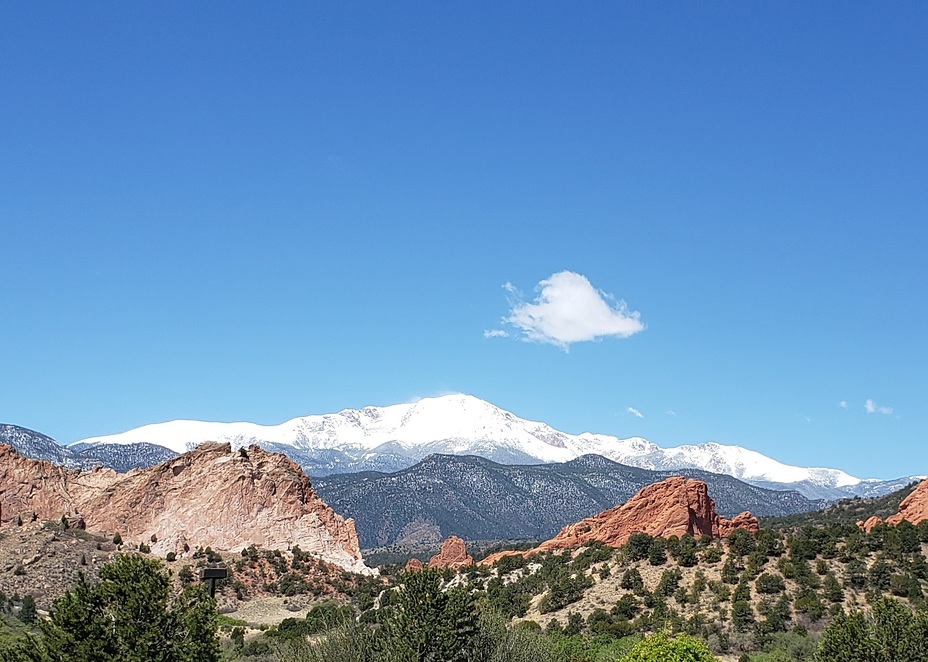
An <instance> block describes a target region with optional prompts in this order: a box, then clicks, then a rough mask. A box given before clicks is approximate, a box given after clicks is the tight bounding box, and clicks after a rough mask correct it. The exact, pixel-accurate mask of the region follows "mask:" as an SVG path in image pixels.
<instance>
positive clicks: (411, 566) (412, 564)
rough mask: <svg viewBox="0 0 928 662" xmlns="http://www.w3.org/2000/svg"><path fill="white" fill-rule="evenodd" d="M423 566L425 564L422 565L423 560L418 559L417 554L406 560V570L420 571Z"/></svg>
mask: <svg viewBox="0 0 928 662" xmlns="http://www.w3.org/2000/svg"><path fill="white" fill-rule="evenodd" d="M423 567H424V566H423V565H422V561H420V560H419V559H417V558H416V557H415V556H414V557H412V558H411V559H409V560H408V561H406V572H418V571H419V570H422V568H423Z"/></svg>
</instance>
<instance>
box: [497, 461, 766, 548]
mask: <svg viewBox="0 0 928 662" xmlns="http://www.w3.org/2000/svg"><path fill="white" fill-rule="evenodd" d="M739 528H743V529H747V530H748V531H752V532H753V531H757V530H758V522H757V518H756V517H753V516H751V514H750V513H746V512H745V513H741V514H740V515H738V516H736V517H735V518H734V519H732V520H728V519H725V518H724V517H719V515H718V514H716V512H715V503H714V502H713V501H712V499H711V497H710V496H709V490H708V488H707V487H706V484H705V483H704V482H702V481H701V480H695V479H686V478H683V477H681V476H675V477H673V478H668V479H666V480H663V481H661V482H659V483H654V484H652V485H648V486H647V487H645V488H643V489H642V490H640V491H639V492H638V493H637V494H636V495H635V496H633V497H632V498H631V499H629V500H628V501H627V502H625V503H624V504H622V505H620V506H616V507H614V508H610V509H608V510H605V511H603V512H601V513H599V514H598V515H594V516H593V517H587V518H586V519H583V520H580V521H579V522H576V523H574V524H568V525H567V526H565V527H564V528H563V529H561V532H560V533H558V534H557V535H556V536H555V537H554V538H552V539H551V540H546V541H545V542H543V543H541V544H540V545H539V546H538V547H536V548H534V549H531V550H528V551H527V552H518V553H521V554H523V555H524V556H529V555H531V554H534V553H537V552H546V551H552V550H559V549H576V548H578V547H583V546H584V545H587V544H589V543H591V542H593V541H599V542H601V543H603V544H605V545H608V546H610V547H621V546H622V545H624V544H625V543H626V542H628V539H629V538H630V537H631V535H632V534H633V533H647V534H648V535H650V536H654V537H662V538H669V537H670V536H682V535H684V534H687V533H688V534H690V535H693V536H696V537H699V536H702V535H707V536H711V537H713V538H720V537H726V536H728V535H729V534H731V532H732V531H734V530H735V529H739ZM507 554H512V552H508V553H507V552H500V553H498V554H493V555H492V556H490V557H487V558H486V559H483V560H482V561H481V562H480V563H481V565H484V564H486V565H490V564H492V563H494V562H495V561H497V560H498V559H499V558H500V557H501V556H506V555H507Z"/></svg>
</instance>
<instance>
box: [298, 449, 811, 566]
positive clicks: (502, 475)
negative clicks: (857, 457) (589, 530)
mask: <svg viewBox="0 0 928 662" xmlns="http://www.w3.org/2000/svg"><path fill="white" fill-rule="evenodd" d="M673 476H684V477H686V478H695V479H698V480H701V481H703V482H705V483H706V484H707V485H709V486H710V490H711V491H712V494H713V495H714V500H715V502H716V505H717V509H718V512H719V513H720V514H722V515H725V516H729V517H731V516H734V515H737V514H738V513H740V512H742V511H744V510H750V511H752V512H754V513H755V514H760V515H764V516H775V515H788V514H797V513H800V512H805V511H810V510H816V509H818V508H820V507H822V506H823V505H824V503H823V502H821V501H811V500H809V499H806V498H805V497H803V496H802V495H801V494H799V493H798V492H794V491H792V492H791V491H776V490H767V489H763V488H758V487H755V486H753V485H750V484H748V483H745V482H743V481H740V480H738V479H736V478H732V477H731V476H726V475H723V474H711V473H708V472H704V471H701V470H698V469H683V470H680V471H651V470H648V469H640V468H638V467H628V466H624V465H621V464H618V463H616V462H613V461H612V460H609V459H607V458H604V457H602V456H598V455H586V456H583V457H580V458H577V459H575V460H570V461H568V462H563V463H549V464H535V465H503V464H498V463H496V462H493V461H492V460H488V459H486V458H482V457H479V456H460V455H437V454H436V455H430V456H428V457H427V458H425V459H424V460H422V461H421V462H419V463H417V464H415V465H413V466H412V467H409V468H406V469H402V470H400V471H397V472H392V473H384V472H375V471H367V472H361V473H356V474H332V475H330V476H327V477H324V478H314V479H313V486H314V487H315V489H316V491H317V493H318V494H319V495H320V497H321V498H322V499H323V500H324V501H325V502H326V503H328V504H329V505H330V506H331V507H332V508H334V509H335V510H336V512H338V513H340V514H342V515H343V516H345V517H351V518H353V519H354V521H355V526H356V527H357V530H358V538H359V540H360V542H361V547H362V548H373V547H383V546H388V545H394V544H419V543H426V542H438V541H440V540H443V539H445V538H447V537H448V536H449V535H458V536H460V537H462V538H464V539H466V540H488V539H496V540H505V539H534V540H539V539H544V538H548V537H551V536H553V535H554V534H556V533H557V531H558V530H560V528H561V527H563V526H564V525H565V524H567V523H569V522H575V521H579V520H581V519H583V518H585V517H589V516H591V515H594V514H596V513H598V512H601V511H603V510H606V509H607V508H611V507H613V506H615V505H617V504H620V503H624V502H625V501H627V500H628V499H629V498H631V497H632V496H633V495H634V494H635V493H636V492H638V491H639V490H640V489H642V488H643V487H645V486H647V485H651V484H653V483H656V482H659V481H662V480H665V479H667V478H670V477H673Z"/></svg>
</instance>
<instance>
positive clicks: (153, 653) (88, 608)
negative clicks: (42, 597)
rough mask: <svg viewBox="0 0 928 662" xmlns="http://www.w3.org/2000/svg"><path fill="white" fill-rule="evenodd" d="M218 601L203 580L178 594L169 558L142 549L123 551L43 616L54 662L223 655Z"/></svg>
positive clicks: (152, 661)
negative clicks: (173, 595) (147, 555)
mask: <svg viewBox="0 0 928 662" xmlns="http://www.w3.org/2000/svg"><path fill="white" fill-rule="evenodd" d="M217 618H218V616H217V612H216V603H215V602H214V601H213V600H212V599H211V598H210V597H209V596H208V595H206V594H205V593H204V592H203V590H202V589H201V588H200V587H188V588H187V589H186V590H185V591H184V593H183V594H182V595H181V596H180V598H179V599H178V600H176V601H172V600H171V580H170V577H169V576H168V574H167V573H166V572H165V571H164V568H163V566H162V564H161V563H160V562H159V561H157V560H155V559H149V558H145V557H143V556H140V555H137V554H124V555H120V556H117V557H116V558H115V559H113V560H112V561H111V562H109V563H107V564H106V565H104V566H103V567H102V568H101V569H100V581H99V582H98V583H96V584H93V585H91V584H88V583H87V581H86V580H85V579H84V577H83V575H82V574H81V575H79V577H78V583H77V585H76V586H75V587H74V588H73V589H71V590H70V591H68V592H67V593H65V594H64V595H62V596H61V597H60V598H58V599H57V600H55V603H54V605H53V606H52V610H51V618H50V619H49V620H48V621H43V622H42V624H41V626H40V627H41V629H42V632H43V634H44V639H43V640H42V642H41V648H42V649H43V650H42V653H43V654H44V658H38V659H47V660H51V661H53V662H65V661H67V662H97V661H98V660H99V661H102V660H121V661H122V662H216V661H218V660H219V643H218V640H217V638H216V630H217V627H218V625H217Z"/></svg>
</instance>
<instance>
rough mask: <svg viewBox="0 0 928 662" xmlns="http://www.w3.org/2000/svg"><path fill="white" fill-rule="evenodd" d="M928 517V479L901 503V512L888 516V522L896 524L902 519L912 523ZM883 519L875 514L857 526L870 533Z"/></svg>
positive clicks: (892, 524) (891, 524)
mask: <svg viewBox="0 0 928 662" xmlns="http://www.w3.org/2000/svg"><path fill="white" fill-rule="evenodd" d="M926 519H928V479H926V480H923V481H922V482H920V483H919V484H918V486H917V487H916V488H915V489H914V490H913V491H912V493H911V494H909V496H907V497H906V498H905V499H903V500H902V503H900V504H899V512H898V513H896V514H895V515H890V516H889V517H887V518H886V523H887V524H889V525H890V526H896V525H897V524H899V523H900V522H901V521H902V520H905V521H907V522H909V523H910V524H918V523H919V522H922V521H924V520H926ZM882 521H883V520H881V519H880V518H879V517H876V516H875V515H874V516H873V517H870V518H869V519H867V521H866V522H857V526H859V527H860V528H861V529H863V530H864V531H866V532H867V533H870V531H871V530H872V529H873V527H875V526H876V525H877V524H880V523H881V522H882Z"/></svg>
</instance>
